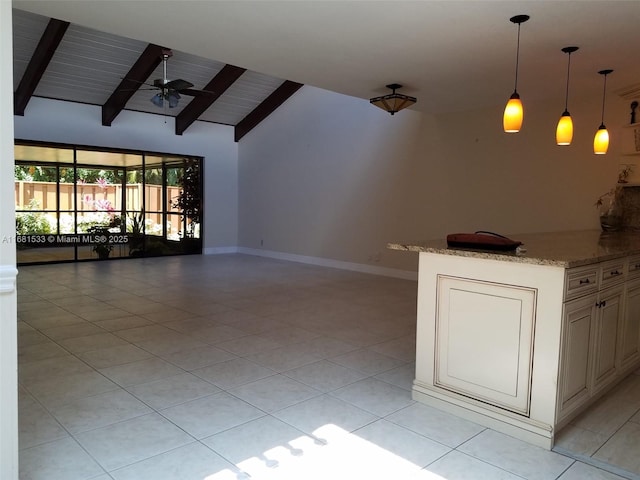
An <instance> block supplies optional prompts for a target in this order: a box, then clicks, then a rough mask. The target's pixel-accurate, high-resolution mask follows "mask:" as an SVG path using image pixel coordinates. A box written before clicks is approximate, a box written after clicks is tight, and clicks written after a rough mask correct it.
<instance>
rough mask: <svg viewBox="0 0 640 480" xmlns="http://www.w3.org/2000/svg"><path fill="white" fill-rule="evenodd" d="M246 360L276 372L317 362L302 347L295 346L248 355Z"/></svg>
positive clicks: (316, 358) (290, 345)
mask: <svg viewBox="0 0 640 480" xmlns="http://www.w3.org/2000/svg"><path fill="white" fill-rule="evenodd" d="M246 358H247V360H250V361H252V362H254V363H257V364H258V365H262V366H264V367H267V368H270V369H271V370H274V371H276V372H284V371H285V370H291V369H293V368H296V367H300V366H302V365H307V364H309V363H313V362H315V361H317V360H318V357H317V356H315V355H313V354H311V353H309V352H307V351H306V350H305V349H304V347H302V346H300V345H297V344H288V345H285V346H284V347H278V348H273V349H270V350H267V351H264V352H260V353H256V354H254V355H248V356H247V357H246Z"/></svg>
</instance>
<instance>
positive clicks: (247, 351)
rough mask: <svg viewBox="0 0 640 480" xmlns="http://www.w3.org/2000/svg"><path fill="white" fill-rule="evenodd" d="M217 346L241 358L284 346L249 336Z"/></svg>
mask: <svg viewBox="0 0 640 480" xmlns="http://www.w3.org/2000/svg"><path fill="white" fill-rule="evenodd" d="M215 345H216V347H218V348H222V349H223V350H226V351H228V352H231V353H233V354H235V355H239V356H245V355H251V354H255V353H260V352H264V351H265V350H271V349H274V348H278V347H280V346H282V344H281V343H280V342H278V341H276V340H273V339H271V338H265V337H262V336H260V335H247V336H246V337H240V338H236V339H233V340H229V341H226V342H221V343H216V344H215Z"/></svg>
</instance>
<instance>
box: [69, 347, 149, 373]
mask: <svg viewBox="0 0 640 480" xmlns="http://www.w3.org/2000/svg"><path fill="white" fill-rule="evenodd" d="M78 357H79V358H81V359H82V360H84V361H85V362H87V363H88V364H89V365H91V366H92V367H93V368H98V369H100V368H107V367H114V366H116V365H124V364H126V363H131V362H135V361H138V360H144V359H146V358H151V357H153V355H152V354H151V353H149V352H146V351H145V350H142V349H141V348H139V347H136V346H135V345H131V344H129V343H127V344H126V345H121V346H118V347H110V348H101V349H99V350H91V351H88V352H82V353H79V354H78Z"/></svg>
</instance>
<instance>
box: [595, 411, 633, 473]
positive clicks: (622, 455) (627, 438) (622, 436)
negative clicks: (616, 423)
mask: <svg viewBox="0 0 640 480" xmlns="http://www.w3.org/2000/svg"><path fill="white" fill-rule="evenodd" d="M629 445H636V446H637V445H640V424H637V423H634V422H629V423H626V424H625V425H623V426H622V427H621V428H620V430H618V431H617V432H616V433H615V434H614V435H613V436H612V437H611V438H610V439H609V440H608V441H607V443H605V444H604V445H603V446H602V447H601V448H600V449H599V450H598V451H597V452H596V453H595V454H594V455H593V458H595V459H597V460H601V461H604V462H607V463H612V464H614V465H616V466H619V467H621V468H623V469H625V470H628V471H630V472H632V473H634V474H636V475H640V457H639V456H638V451H637V450H636V449H630V448H625V447H628V446H629Z"/></svg>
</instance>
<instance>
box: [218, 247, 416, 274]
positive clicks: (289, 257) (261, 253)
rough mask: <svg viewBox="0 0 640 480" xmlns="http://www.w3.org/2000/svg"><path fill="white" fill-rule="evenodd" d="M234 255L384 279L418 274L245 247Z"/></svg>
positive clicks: (237, 250)
mask: <svg viewBox="0 0 640 480" xmlns="http://www.w3.org/2000/svg"><path fill="white" fill-rule="evenodd" d="M227 253H231V252H227ZM236 253H243V254H245V255H255V256H258V257H267V258H274V259H276V260H286V261H289V262H297V263H306V264H309V265H317V266H320V267H328V268H337V269H340V270H350V271H354V272H361V273H368V274H371V275H380V276H384V277H393V278H400V279H403V280H414V281H417V280H418V272H410V271H407V270H400V269H397V268H388V267H379V266H376V265H366V264H362V263H354V262H344V261H341V260H332V259H330V258H320V257H310V256H307V255H297V254H294V253H284V252H276V251H273V250H262V249H257V248H246V247H237V248H236Z"/></svg>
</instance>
